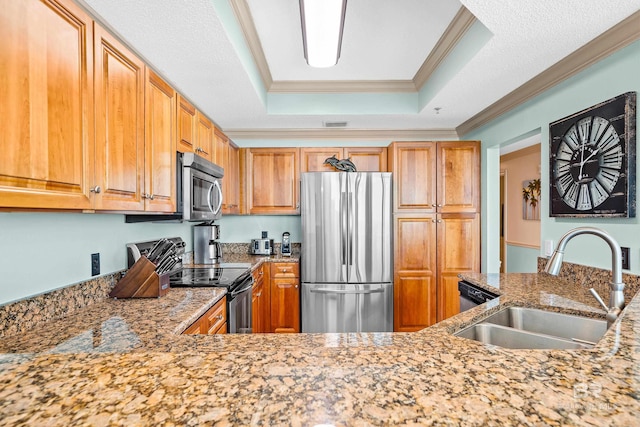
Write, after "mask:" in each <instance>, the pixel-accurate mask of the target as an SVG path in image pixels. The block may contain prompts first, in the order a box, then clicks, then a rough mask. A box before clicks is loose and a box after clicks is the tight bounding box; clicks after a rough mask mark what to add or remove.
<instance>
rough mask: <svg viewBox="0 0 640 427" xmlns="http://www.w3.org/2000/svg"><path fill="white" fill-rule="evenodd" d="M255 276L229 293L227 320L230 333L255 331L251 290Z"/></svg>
mask: <svg viewBox="0 0 640 427" xmlns="http://www.w3.org/2000/svg"><path fill="white" fill-rule="evenodd" d="M252 289H253V278H252V277H251V275H249V278H248V280H246V281H244V282H243V284H242V286H240V287H238V289H237V290H234V291H233V292H231V293H230V294H227V322H228V323H229V333H230V334H251V333H253V329H252V321H251V305H252V304H251V291H252Z"/></svg>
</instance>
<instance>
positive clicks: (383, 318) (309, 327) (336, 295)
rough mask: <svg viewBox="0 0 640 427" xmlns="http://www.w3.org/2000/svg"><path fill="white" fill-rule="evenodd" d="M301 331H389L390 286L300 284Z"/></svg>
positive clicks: (389, 284)
mask: <svg viewBox="0 0 640 427" xmlns="http://www.w3.org/2000/svg"><path fill="white" fill-rule="evenodd" d="M301 299H302V301H301V305H302V307H301V313H300V314H301V317H302V332H392V331H393V285H392V284H391V283H381V284H380V283H378V284H357V285H356V284H326V283H323V284H309V283H303V284H302V296H301Z"/></svg>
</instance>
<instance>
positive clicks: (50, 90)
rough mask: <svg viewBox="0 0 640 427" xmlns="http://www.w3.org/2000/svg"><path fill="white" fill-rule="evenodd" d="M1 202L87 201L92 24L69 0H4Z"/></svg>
mask: <svg viewBox="0 0 640 427" xmlns="http://www.w3.org/2000/svg"><path fill="white" fill-rule="evenodd" d="M0 93H1V94H2V96H0V117H2V126H0V147H2V154H1V157H2V161H0V200H1V202H0V204H1V205H2V206H5V207H21V208H49V209H51V208H62V209H90V208H92V203H93V201H92V198H93V197H92V194H91V193H90V191H89V189H90V187H91V186H92V185H93V149H94V128H93V28H92V20H91V17H90V16H88V15H87V14H86V13H84V12H83V11H82V10H81V9H80V8H79V7H77V6H76V5H75V4H74V3H73V2H72V1H70V0H59V1H57V2H49V1H44V0H43V1H35V0H34V1H3V2H2V11H1V12H0Z"/></svg>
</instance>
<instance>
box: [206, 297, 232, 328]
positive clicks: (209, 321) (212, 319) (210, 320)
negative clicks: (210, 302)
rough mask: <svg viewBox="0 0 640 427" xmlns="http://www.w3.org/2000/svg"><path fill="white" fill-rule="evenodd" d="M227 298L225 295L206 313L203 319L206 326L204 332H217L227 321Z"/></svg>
mask: <svg viewBox="0 0 640 427" xmlns="http://www.w3.org/2000/svg"><path fill="white" fill-rule="evenodd" d="M226 302H227V298H226V297H224V298H222V299H221V300H220V301H218V302H217V303H216V305H214V306H213V307H211V309H209V311H207V312H206V313H205V315H204V319H203V321H204V322H205V323H204V324H205V325H206V327H203V328H202V329H203V332H204V331H206V333H207V334H209V335H212V334H215V333H217V331H218V329H220V327H221V326H222V325H223V324H225V323H226V322H227V303H226Z"/></svg>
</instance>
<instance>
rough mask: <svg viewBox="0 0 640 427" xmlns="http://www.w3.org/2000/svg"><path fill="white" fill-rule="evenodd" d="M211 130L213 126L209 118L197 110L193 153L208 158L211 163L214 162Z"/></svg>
mask: <svg viewBox="0 0 640 427" xmlns="http://www.w3.org/2000/svg"><path fill="white" fill-rule="evenodd" d="M213 132H214V127H213V123H211V120H209V119H208V118H207V116H205V115H204V114H202V113H201V112H200V111H197V114H196V133H197V139H196V141H197V142H196V149H195V153H196V154H198V155H200V156H202V157H204V158H205V159H207V160H209V161H210V162H211V163H213V162H214V158H213V157H214V155H215V152H214V145H213Z"/></svg>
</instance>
